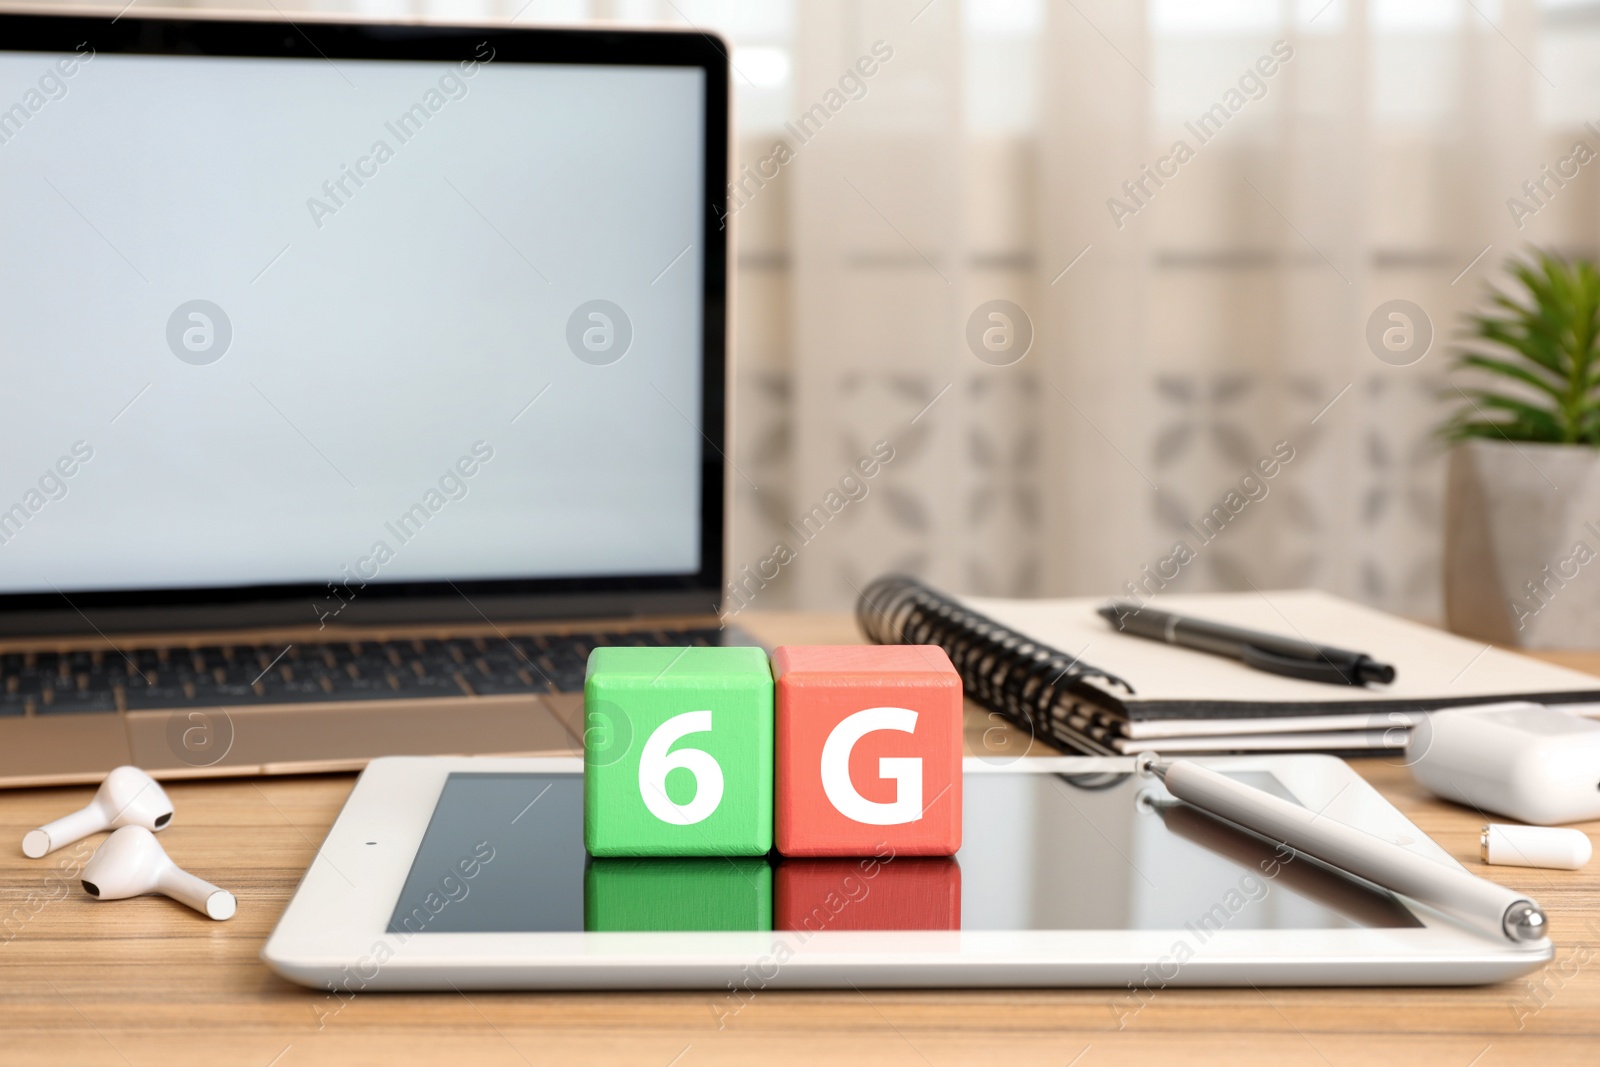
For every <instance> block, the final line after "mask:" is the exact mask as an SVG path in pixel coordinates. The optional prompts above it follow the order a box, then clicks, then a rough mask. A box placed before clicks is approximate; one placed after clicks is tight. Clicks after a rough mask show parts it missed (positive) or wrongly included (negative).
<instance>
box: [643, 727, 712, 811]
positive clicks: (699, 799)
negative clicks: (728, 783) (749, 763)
mask: <svg viewBox="0 0 1600 1067" xmlns="http://www.w3.org/2000/svg"><path fill="white" fill-rule="evenodd" d="M710 729H711V713H710V712H709V711H686V712H684V713H683V714H682V715H674V716H673V717H672V718H670V719H668V720H667V721H666V722H664V723H662V724H661V725H660V726H658V727H656V729H655V732H654V733H652V734H651V735H650V740H648V741H646V742H645V743H644V751H643V752H641V753H640V754H639V795H640V796H641V797H643V798H644V806H645V807H647V808H649V809H650V814H651V815H654V816H655V817H656V818H658V819H660V820H661V821H662V822H664V823H670V824H672V825H673V826H693V825H694V824H695V823H697V822H704V821H705V820H706V817H707V816H709V815H710V814H711V813H712V812H714V811H716V810H717V805H718V804H720V803H722V767H721V766H720V765H719V764H718V763H717V761H716V759H715V758H714V757H713V756H712V755H711V753H709V752H706V751H703V750H701V749H698V748H680V749H678V750H677V751H676V752H668V751H667V749H669V748H671V747H672V743H673V742H674V741H677V740H679V739H680V738H683V737H687V736H688V735H689V734H699V733H706V732H708V731H710ZM680 768H681V769H682V770H686V771H688V772H689V773H690V774H692V775H694V799H693V800H691V801H689V803H687V804H679V803H676V802H675V801H674V800H673V799H672V798H671V797H670V796H668V795H667V774H668V773H669V772H670V771H673V770H677V769H680Z"/></svg>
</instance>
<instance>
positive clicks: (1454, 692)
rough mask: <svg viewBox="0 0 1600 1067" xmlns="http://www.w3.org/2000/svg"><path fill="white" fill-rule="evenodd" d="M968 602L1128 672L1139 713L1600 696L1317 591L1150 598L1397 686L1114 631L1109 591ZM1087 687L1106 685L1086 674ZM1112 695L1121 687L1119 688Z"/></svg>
mask: <svg viewBox="0 0 1600 1067" xmlns="http://www.w3.org/2000/svg"><path fill="white" fill-rule="evenodd" d="M962 603H964V604H966V605H967V606H968V607H970V608H972V610H974V611H978V612H982V613H983V614H985V615H987V616H989V617H990V618H992V619H994V620H995V621H996V622H999V623H1002V624H1004V625H1006V626H1009V627H1011V628H1012V629H1014V630H1017V631H1019V632H1021V633H1024V634H1027V635H1028V636H1030V637H1032V638H1034V639H1035V640H1037V641H1040V642H1042V643H1044V644H1047V645H1052V646H1054V647H1055V648H1057V649H1060V650H1061V651H1063V652H1065V653H1067V654H1068V655H1071V656H1077V657H1080V658H1081V659H1082V660H1083V661H1084V662H1085V663H1088V664H1091V665H1093V666H1095V667H1098V668H1100V669H1102V670H1105V671H1109V672H1110V673H1112V674H1115V675H1117V676H1118V677H1120V678H1122V679H1124V680H1125V681H1127V682H1128V683H1129V684H1130V685H1132V686H1133V688H1134V690H1135V695H1134V696H1133V697H1132V698H1127V697H1123V698H1122V702H1123V704H1124V705H1125V706H1126V707H1127V708H1128V711H1129V713H1130V714H1131V715H1134V716H1136V717H1137V716H1138V714H1139V710H1140V706H1141V705H1160V704H1163V703H1170V704H1176V705H1202V707H1200V708H1196V709H1194V710H1195V711H1197V712H1199V713H1202V714H1204V713H1212V709H1207V708H1204V707H1203V705H1207V704H1247V705H1261V707H1260V708H1259V709H1251V712H1252V713H1254V714H1285V713H1288V714H1313V713H1315V711H1316V710H1317V709H1316V708H1314V707H1307V705H1319V704H1320V705H1327V706H1328V707H1327V708H1326V709H1324V710H1328V711H1332V710H1336V709H1337V710H1341V711H1351V710H1360V709H1361V708H1362V707H1363V706H1367V705H1371V706H1373V707H1374V708H1377V707H1381V706H1383V705H1386V704H1392V703H1399V704H1403V705H1408V706H1412V707H1418V706H1420V707H1427V706H1430V705H1431V706H1446V705H1449V704H1456V703H1466V702H1488V701H1491V700H1499V699H1511V698H1513V697H1528V698H1537V697H1539V696H1541V695H1550V694H1572V693H1581V694H1585V695H1587V696H1588V697H1589V699H1591V700H1600V677H1596V676H1595V675H1591V674H1585V673H1583V672H1581V671H1575V670H1570V669H1568V668H1566V667H1558V666H1555V665H1554V664H1550V663H1543V662H1540V661H1539V660H1535V659H1531V658H1529V657H1527V656H1521V655H1518V654H1516V653H1514V652H1508V651H1505V650H1504V649H1499V648H1493V647H1489V646H1486V645H1485V644H1484V643H1483V642H1481V641H1475V640H1471V639H1468V638H1464V637H1457V636H1455V635H1453V634H1448V633H1445V632H1444V631H1442V630H1436V629H1434V628H1432V627H1430V626H1425V625H1423V624H1421V623H1415V622H1410V621H1407V620H1405V619H1401V618H1397V617H1396V616H1393V615H1389V614H1386V613H1384V612H1381V611H1378V610H1376V609H1373V608H1368V607H1364V606H1362V605H1360V604H1355V603H1352V602H1351V601H1348V600H1344V599H1342V598H1340V597H1336V596H1334V595H1332V594H1330V593H1324V592H1321V591H1319V590H1309V589H1301V590H1289V591H1276V592H1266V593H1255V592H1250V593H1191V594H1173V595H1170V596H1162V597H1160V598H1158V599H1157V600H1154V601H1151V602H1150V603H1151V606H1152V607H1154V608H1158V609H1160V610H1163V611H1171V612H1176V613H1178V614H1183V615H1193V616H1195V617H1196V618H1201V619H1206V620H1209V621H1216V622H1224V623H1230V624H1232V625H1234V626H1242V627H1246V628H1248V629H1252V630H1261V631H1263V632H1266V633H1272V634H1281V635H1283V636H1286V637H1297V638H1300V639H1302V640H1307V641H1311V642H1315V643H1318V644H1325V645H1333V646H1337V647H1340V648H1345V649H1349V650H1351V651H1356V652H1365V653H1367V654H1368V655H1370V656H1372V657H1373V658H1374V659H1377V660H1379V661H1381V662H1384V663H1389V664H1393V665H1394V667H1395V670H1396V677H1395V680H1394V683H1393V684H1392V685H1387V686H1380V685H1371V686H1366V687H1356V686H1342V685H1328V684H1326V683H1323V682H1307V681H1302V680H1300V679H1297V678H1286V677H1284V676H1282V675H1277V674H1269V673H1267V672H1265V671H1258V670H1254V669H1252V668H1250V667H1246V666H1245V665H1244V664H1242V663H1240V662H1238V661H1237V660H1233V659H1228V658H1226V657H1223V656H1214V655H1210V654H1208V653H1204V652H1196V651H1192V650H1190V649H1185V648H1179V647H1177V646H1174V645H1168V644H1164V643H1162V642H1158V641H1151V640H1148V639H1146V638H1142V637H1133V636H1131V635H1129V634H1124V633H1119V632H1117V631H1116V630H1115V629H1114V627H1113V626H1112V624H1111V623H1108V622H1107V621H1106V620H1105V619H1103V618H1101V617H1100V616H1099V615H1097V614H1096V613H1095V612H1096V609H1097V608H1099V607H1100V606H1101V605H1102V604H1104V603H1106V598H1104V597H1082V598H1073V599H1064V600H1001V599H989V598H983V597H963V598H962ZM1091 684H1095V685H1098V684H1099V683H1098V682H1097V681H1096V680H1091ZM1107 691H1108V693H1110V694H1111V695H1113V696H1118V695H1120V693H1119V692H1118V691H1117V690H1115V689H1108V690H1107ZM1271 705H1292V707H1287V708H1273V707H1270V706H1271ZM1352 705H1354V706H1353V707H1352ZM1145 710H1147V711H1150V712H1159V711H1160V710H1162V709H1159V708H1158V707H1155V706H1150V707H1147V708H1146V709H1145ZM1172 710H1177V709H1172Z"/></svg>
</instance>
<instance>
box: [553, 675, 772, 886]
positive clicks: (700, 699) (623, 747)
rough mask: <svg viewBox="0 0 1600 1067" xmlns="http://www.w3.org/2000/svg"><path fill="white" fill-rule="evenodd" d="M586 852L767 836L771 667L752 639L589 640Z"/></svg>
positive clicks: (672, 848)
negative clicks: (621, 643) (593, 643)
mask: <svg viewBox="0 0 1600 1067" xmlns="http://www.w3.org/2000/svg"><path fill="white" fill-rule="evenodd" d="M583 703H584V731H583V741H584V745H583V758H584V768H583V842H584V845H585V846H586V847H587V848H588V850H589V852H590V854H591V855H595V856H762V855H765V854H766V853H767V851H768V850H769V849H771V847H772V670H771V668H770V666H768V664H767V657H766V653H764V652H762V651H761V649H759V648H611V647H602V648H597V649H595V650H594V651H593V652H591V653H590V654H589V670H588V676H587V678H586V679H585V681H584V687H583Z"/></svg>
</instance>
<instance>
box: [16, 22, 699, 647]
mask: <svg viewBox="0 0 1600 1067" xmlns="http://www.w3.org/2000/svg"><path fill="white" fill-rule="evenodd" d="M235 30H236V31H237V32H246V33H247V32H248V31H238V28H235ZM272 32H275V33H276V32H278V31H272ZM311 32H312V35H313V36H315V35H316V33H317V31H316V30H312V31H311ZM84 36H85V38H86V40H85V43H84V44H83V45H81V46H79V47H77V48H76V49H75V50H73V51H56V52H40V51H27V52H23V51H0V324H3V325H0V330H3V336H4V343H3V344H0V374H3V380H4V381H5V383H6V393H7V399H8V403H7V405H6V407H7V413H6V418H5V419H3V420H0V455H3V456H4V457H5V459H4V467H3V470H4V482H3V483H0V594H19V593H21V594H30V593H31V594H37V593H47V594H55V593H68V594H71V593H73V592H75V591H119V590H123V591H129V590H133V591H137V590H184V589H191V590H193V589H215V588H228V587H304V586H316V587H321V586H323V585H324V584H326V583H329V582H334V583H338V584H339V585H340V586H341V587H352V588H370V589H378V588H382V587H384V586H395V585H397V584H408V585H409V587H410V588H426V587H427V586H428V583H440V582H456V583H462V582H465V583H481V582H503V581H511V582H524V583H526V582H527V581H528V580H538V579H592V578H607V577H621V578H626V577H627V576H674V575H676V576H692V575H695V574H697V573H700V572H702V571H704V570H705V569H706V566H707V563H708V561H707V560H706V559H705V558H704V554H705V553H704V550H705V547H706V544H707V539H706V537H705V533H706V531H705V530H704V529H703V525H704V523H705V521H706V519H707V517H708V512H707V510H706V508H705V506H704V505H705V503H706V501H705V497H706V496H707V493H708V489H709V488H710V487H708V486H707V485H705V484H704V481H705V470H704V466H705V464H704V459H705V451H706V444H707V441H708V440H709V438H707V437H703V436H702V428H703V427H704V425H705V422H706V420H707V418H708V412H707V411H706V410H704V406H705V385H706V383H705V381H704V375H705V373H706V364H707V345H706V336H705V333H706V330H707V328H708V324H707V321H706V318H707V313H706V307H707V301H706V258H707V256H708V255H711V256H718V257H720V256H721V255H722V250H721V248H720V247H715V248H708V247H707V244H708V242H707V240H706V239H705V234H706V231H707V228H706V218H707V210H708V201H707V195H706V193H707V174H706V170H707V159H708V151H707V146H708V135H709V134H708V128H707V113H708V104H707V100H708V92H707V79H708V75H709V72H708V70H707V69H705V68H704V67H701V66H695V65H692V64H690V65H649V64H646V63H637V64H635V63H626V64H624V63H616V64H608V63H604V62H594V61H589V62H584V63H571V64H563V63H559V62H525V61H513V57H512V56H510V55H508V54H506V42H505V39H504V37H503V36H502V37H500V38H495V37H494V36H493V35H486V36H483V37H481V38H478V39H473V38H469V37H459V38H457V39H456V41H454V42H452V44H451V46H450V47H447V48H443V49H435V51H443V52H445V53H446V54H448V55H450V56H451V58H449V59H428V60H415V59H405V58H393V59H391V58H373V57H372V56H371V55H370V54H369V55H364V56H360V57H357V58H350V57H348V56H345V55H340V54H337V51H338V50H337V48H335V47H332V46H330V48H329V49H328V51H329V54H328V55H320V54H316V53H315V52H312V51H311V50H309V49H302V51H305V52H307V53H308V54H306V55H305V56H303V57H286V56H284V57H279V56H262V55H248V56H225V55H210V56H207V55H159V54H156V55H150V54H119V53H118V52H117V51H113V50H107V49H105V48H104V47H101V48H96V47H95V45H94V34H93V33H91V32H87V31H86V32H85V34H84ZM280 36H281V34H280ZM367 51H369V52H370V49H367ZM717 177H720V175H717ZM718 269H719V271H720V268H718ZM719 277H720V273H719ZM717 313H718V314H720V306H719V307H718V311H717ZM712 326H713V328H714V329H715V330H716V331H718V333H717V350H718V352H719V353H720V330H721V324H720V323H713V324H712ZM716 384H717V388H718V389H719V390H720V388H721V383H720V380H719V381H718V382H717V383H716ZM718 405H719V407H718V410H717V411H715V412H712V413H709V417H714V418H718V419H720V414H721V413H720V393H719V397H718ZM718 436H719V438H720V432H719V434H718ZM716 491H717V492H718V493H719V494H720V487H717V489H716ZM715 514H716V515H717V516H720V506H719V507H718V508H717V509H716V511H715ZM472 587H473V588H478V589H480V590H481V589H483V588H485V587H484V586H481V585H474V586H472ZM524 587H526V586H524ZM308 618H309V616H308Z"/></svg>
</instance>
